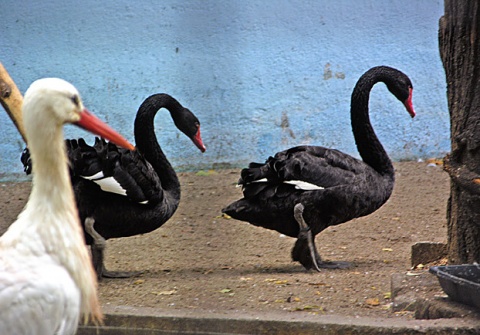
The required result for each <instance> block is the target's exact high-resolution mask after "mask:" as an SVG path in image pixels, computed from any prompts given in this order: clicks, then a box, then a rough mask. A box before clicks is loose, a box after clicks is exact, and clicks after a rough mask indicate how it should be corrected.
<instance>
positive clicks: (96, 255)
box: [85, 218, 141, 280]
mask: <svg viewBox="0 0 480 335" xmlns="http://www.w3.org/2000/svg"><path fill="white" fill-rule="evenodd" d="M94 224H95V220H94V219H93V218H86V219H85V231H86V232H87V233H88V234H90V236H91V237H92V239H93V244H92V246H91V249H92V262H93V267H94V268H95V272H96V273H97V277H98V279H99V280H101V279H102V278H130V277H133V276H136V275H139V274H140V273H141V272H138V271H137V272H121V271H108V270H107V269H106V268H105V265H104V255H105V247H106V246H107V241H106V240H105V239H104V238H103V236H102V235H100V234H99V233H98V232H97V231H96V230H95V228H94V227H93V225H94Z"/></svg>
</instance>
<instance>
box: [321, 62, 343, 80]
mask: <svg viewBox="0 0 480 335" xmlns="http://www.w3.org/2000/svg"><path fill="white" fill-rule="evenodd" d="M330 67H331V65H330V63H327V64H325V67H324V68H323V80H328V79H331V78H333V77H334V76H335V78H337V79H345V73H343V72H335V75H334V74H333V72H332V69H331V68H330Z"/></svg>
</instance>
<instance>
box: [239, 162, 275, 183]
mask: <svg viewBox="0 0 480 335" xmlns="http://www.w3.org/2000/svg"><path fill="white" fill-rule="evenodd" d="M252 164H255V166H252ZM249 166H250V167H249V168H247V169H243V170H242V171H241V173H240V180H239V181H238V184H240V185H246V184H249V183H252V182H254V181H257V180H260V179H264V178H267V176H268V174H269V171H268V170H269V166H268V165H265V164H257V163H250V165H249Z"/></svg>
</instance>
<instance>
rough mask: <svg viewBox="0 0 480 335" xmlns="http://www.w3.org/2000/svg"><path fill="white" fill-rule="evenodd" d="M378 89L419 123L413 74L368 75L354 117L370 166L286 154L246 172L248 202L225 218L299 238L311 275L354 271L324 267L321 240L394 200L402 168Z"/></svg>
mask: <svg viewBox="0 0 480 335" xmlns="http://www.w3.org/2000/svg"><path fill="white" fill-rule="evenodd" d="M377 82H383V83H385V84H386V86H387V88H388V90H389V91H390V92H391V93H392V94H393V95H394V96H395V97H396V98H397V99H398V100H400V101H401V102H402V103H403V104H404V105H405V107H406V109H407V111H408V112H409V114H410V115H411V116H412V117H414V116H415V112H414V109H413V105H412V90H413V86H412V83H411V81H410V79H409V78H408V77H407V76H406V75H405V74H403V73H402V72H400V71H398V70H396V69H393V68H391V67H387V66H378V67H374V68H371V69H370V70H368V71H367V72H366V73H365V74H363V75H362V76H361V78H360V79H359V80H358V82H357V84H356V86H355V88H354V90H353V93H352V98H351V110H350V112H351V122H352V130H353V134H354V137H355V142H356V145H357V149H358V152H359V153H360V156H361V157H362V159H363V161H362V160H358V159H356V158H353V157H351V156H349V155H347V154H345V153H343V152H340V151H338V150H335V149H328V148H324V147H319V146H298V147H294V148H291V149H288V150H285V151H281V152H278V153H277V154H276V155H275V156H274V157H270V158H268V159H267V161H266V162H265V163H264V164H259V163H250V165H249V168H247V169H243V170H242V171H241V177H240V180H239V184H240V185H242V186H243V196H244V197H243V198H242V199H240V200H237V201H235V202H233V203H232V204H230V205H229V206H227V207H226V208H224V209H223V210H222V211H223V212H224V213H225V214H227V215H230V216H231V217H233V218H234V219H237V220H242V221H247V222H249V223H251V224H253V225H255V226H261V227H264V228H267V229H273V230H276V231H278V232H280V233H282V234H285V235H287V236H290V237H296V238H297V241H296V243H295V245H294V247H293V249H292V259H293V260H294V261H299V262H300V263H301V264H302V265H303V266H304V267H305V268H306V269H307V270H309V269H312V268H314V269H315V270H317V271H320V268H322V267H324V268H338V267H344V266H346V264H345V263H343V264H342V263H340V262H338V263H335V262H324V261H322V259H321V258H320V255H319V254H318V252H317V249H316V247H315V243H314V240H315V236H316V235H317V234H318V233H320V232H321V231H323V230H324V229H325V228H327V227H329V226H332V225H338V224H341V223H343V222H347V221H349V220H351V219H354V218H357V217H361V216H365V215H368V214H370V213H372V212H374V211H375V210H377V209H378V208H380V207H381V206H382V205H383V204H384V203H385V202H386V201H387V200H388V198H389V197H390V195H391V193H392V190H393V185H394V180H395V176H394V168H393V165H392V162H391V161H390V159H389V157H388V155H387V153H386V152H385V150H384V148H383V146H382V144H381V143H380V141H379V140H378V138H377V136H376V135H375V132H374V131H373V128H372V125H371V124H370V119H369V115H368V113H369V111H368V100H369V95H370V91H371V89H372V87H373V86H374V85H375V84H376V83H377Z"/></svg>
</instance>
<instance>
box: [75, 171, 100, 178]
mask: <svg viewBox="0 0 480 335" xmlns="http://www.w3.org/2000/svg"><path fill="white" fill-rule="evenodd" d="M80 177H82V178H84V179H88V180H92V179H101V178H103V177H104V176H103V171H100V172H97V173H95V174H94V175H92V176H80Z"/></svg>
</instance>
